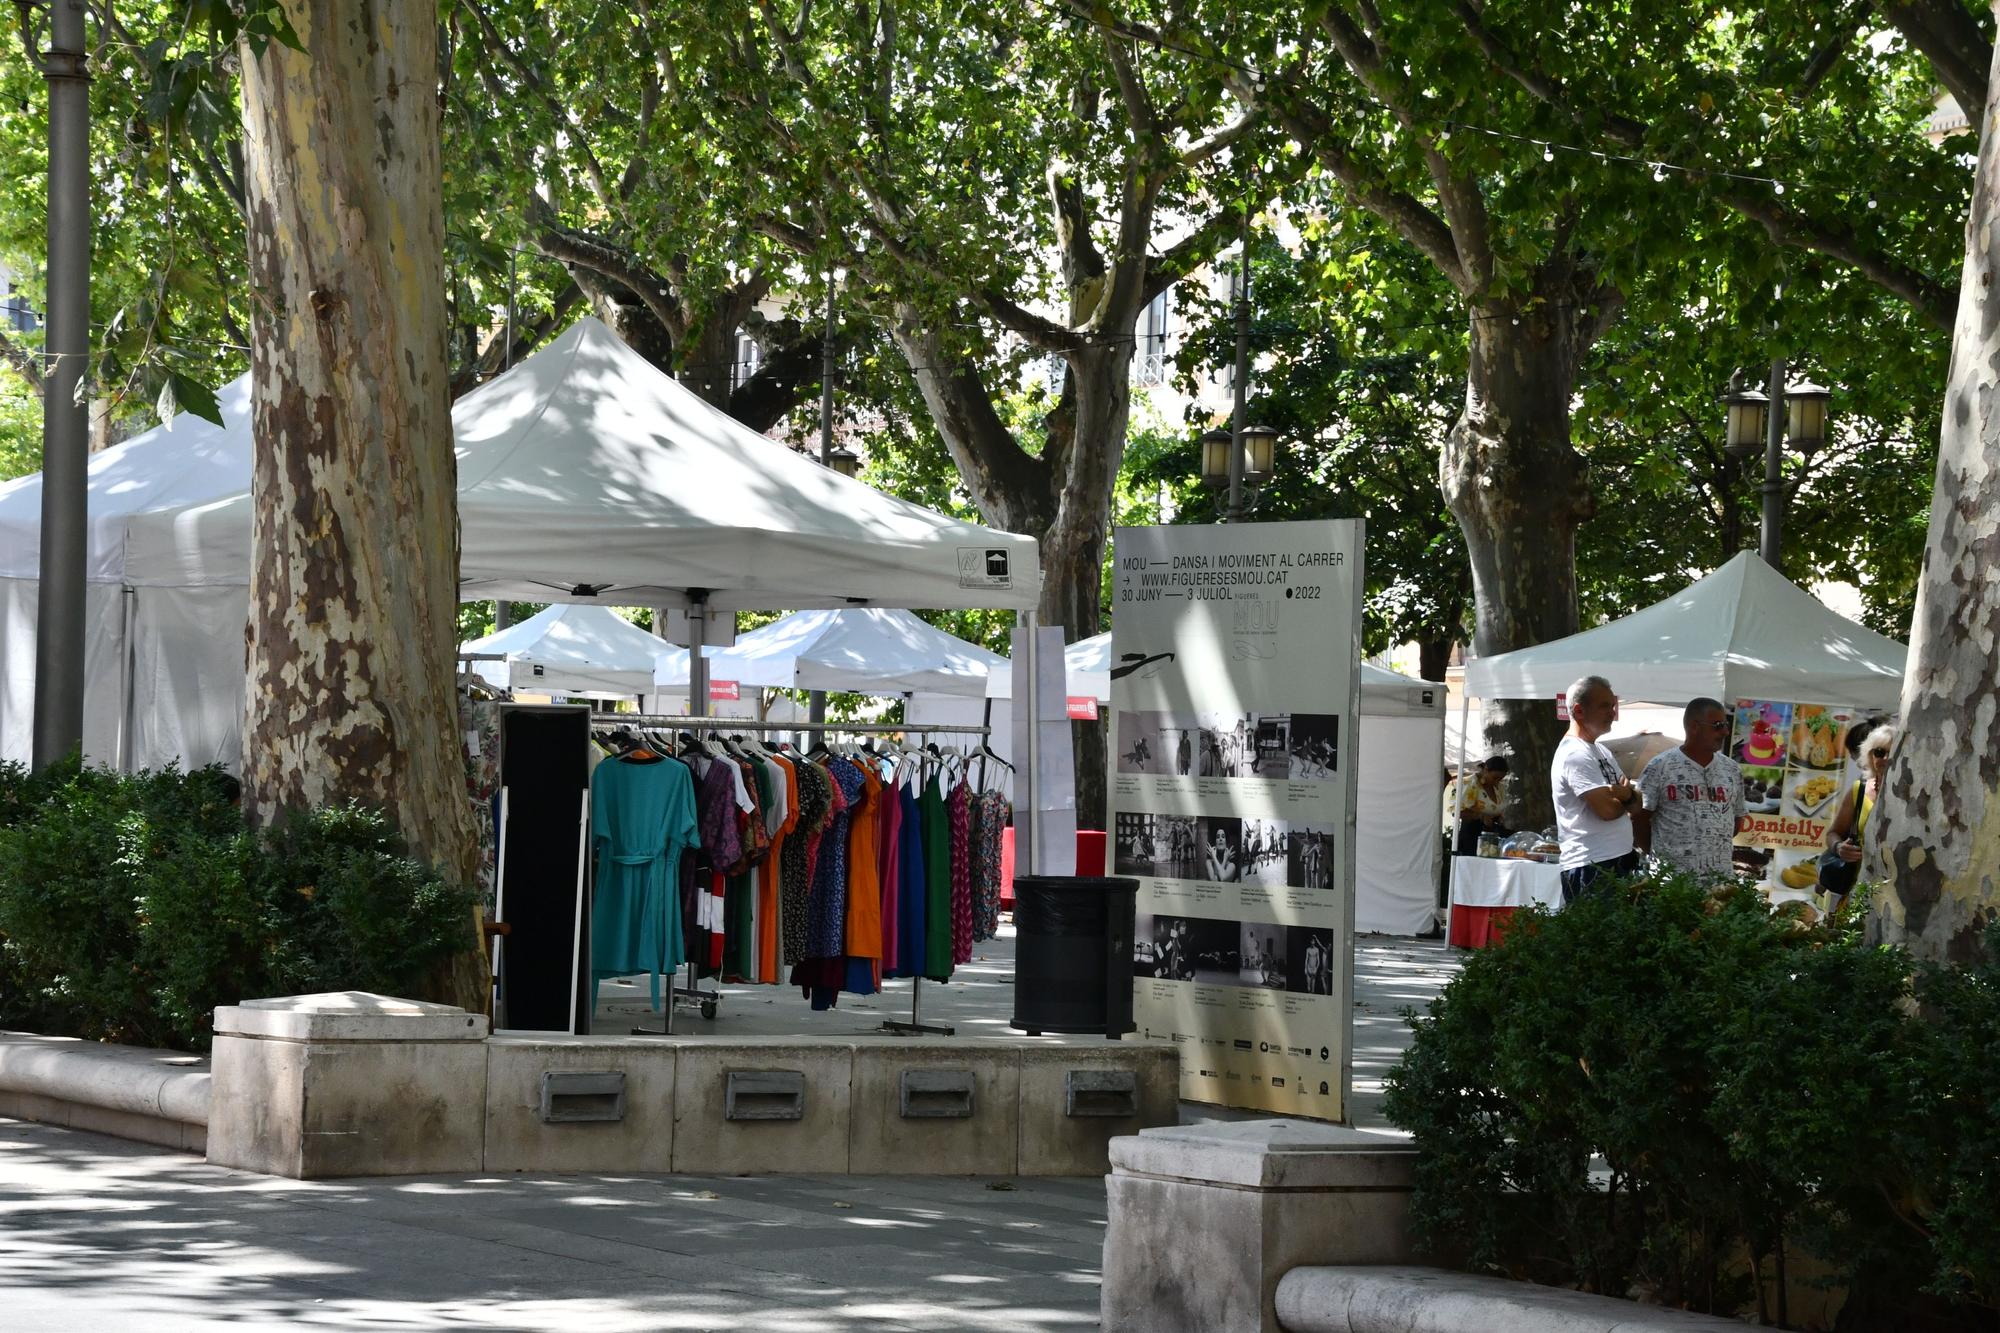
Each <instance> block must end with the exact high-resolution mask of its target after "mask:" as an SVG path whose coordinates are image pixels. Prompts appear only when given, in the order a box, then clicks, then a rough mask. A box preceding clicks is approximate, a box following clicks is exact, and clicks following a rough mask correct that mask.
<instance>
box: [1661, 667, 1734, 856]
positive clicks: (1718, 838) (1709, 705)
mask: <svg viewBox="0 0 2000 1333" xmlns="http://www.w3.org/2000/svg"><path fill="white" fill-rule="evenodd" d="M1681 725H1682V726H1683V727H1684V728H1685V729H1686V731H1687V739H1686V740H1685V741H1683V742H1682V743H1681V744H1680V746H1679V747H1678V748H1677V749H1672V750H1665V751H1662V752H1661V753H1659V754H1657V755H1655V756H1654V757H1653V761H1652V762H1651V763H1649V764H1647V765H1646V770H1645V772H1643V773H1641V774H1640V775H1639V794H1640V796H1641V797H1642V798H1643V800H1644V802H1645V807H1646V817H1645V818H1644V819H1643V820H1641V821H1639V823H1638V826H1637V827H1636V828H1635V829H1634V830H1633V832H1634V833H1635V835H1636V841H1637V844H1638V847H1639V850H1641V851H1650V852H1652V853H1653V854H1654V855H1655V856H1657V857H1659V858H1660V859H1661V860H1663V861H1666V862H1668V863H1669V864H1671V865H1674V866H1676V867H1678V868H1679V869H1681V870H1685V871H1687V872H1688V873H1690V874H1694V875H1727V874H1729V873H1730V862H1729V849H1730V847H1731V846H1732V845H1734V843H1735V840H1736V834H1737V833H1739V832H1741V831H1742V829H1743V826H1744V825H1745V824H1746V823H1748V822H1749V821H1748V819H1747V818H1746V817H1745V815H1744V813H1743V774H1742V771H1741V770H1740V769H1738V768H1737V766H1736V761H1735V760H1734V759H1731V758H1730V757H1729V756H1728V755H1725V754H1721V753H1719V751H1720V750H1721V748H1722V746H1723V743H1724V742H1726V741H1727V740H1728V739H1729V711H1728V710H1727V709H1725V708H1724V707H1723V706H1722V704H1721V703H1720V702H1719V701H1718V700H1715V699H1696V700H1694V701H1693V702H1692V703H1690V704H1689V705H1688V706H1687V711H1686V712H1684V713H1683V714H1681Z"/></svg>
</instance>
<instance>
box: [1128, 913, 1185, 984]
mask: <svg viewBox="0 0 2000 1333" xmlns="http://www.w3.org/2000/svg"><path fill="white" fill-rule="evenodd" d="M1133 927H1134V929H1133V936H1134V941H1135V942H1134V944H1133V955H1134V956H1133V959H1132V967H1133V971H1134V972H1135V973H1137V972H1138V971H1139V968H1140V966H1141V964H1142V963H1143V964H1144V965H1145V966H1148V967H1150V968H1151V971H1148V972H1145V973H1143V974H1142V975H1145V976H1150V977H1157V978H1158V979H1159V980H1161V981H1193V980H1194V938H1193V929H1194V923H1193V922H1192V921H1191V920H1189V919H1188V918H1187V917H1184V916H1141V917H1138V918H1137V919H1136V920H1135V921H1134V923H1133Z"/></svg>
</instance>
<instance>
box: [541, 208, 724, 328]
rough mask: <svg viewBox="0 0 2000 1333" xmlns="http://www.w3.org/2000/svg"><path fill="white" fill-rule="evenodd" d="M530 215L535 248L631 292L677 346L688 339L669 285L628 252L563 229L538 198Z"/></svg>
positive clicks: (682, 312)
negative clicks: (533, 223) (534, 223)
mask: <svg viewBox="0 0 2000 1333" xmlns="http://www.w3.org/2000/svg"><path fill="white" fill-rule="evenodd" d="M531 199H533V200H534V202H533V203H531V205H530V208H529V212H530V214H531V215H533V216H534V218H535V221H536V224H537V225H536V228H535V248H536V249H537V250H540V251H541V252H542V253H543V254H544V255H547V256H548V257H549V258H550V259H553V260H556V261H558V262H559V263H561V264H563V265H565V266H578V267H582V268H587V269H589V270H590V271H591V272H593V273H597V274H601V275H602V276H604V277H606V278H609V279H610V280H611V281H613V282H615V283H617V284H619V285H620V286H621V287H625V288H628V289H630V291H631V293H632V294H633V295H634V296H636V297H638V298H639V300H640V302H641V303H642V304H643V305H644V306H645V307H646V309H647V310H648V311H650V312H651V313H652V316H653V318H655V319H657V320H659V321H660V327H662V328H664V329H665V330H666V331H667V334H668V336H669V337H671V338H672V339H673V340H674V341H675V342H676V343H678V342H680V341H681V340H682V339H684V338H685V337H686V336H687V330H688V317H687V313H686V311H685V310H683V308H682V306H681V303H680V300H679V298H678V297H677V295H676V294H675V292H674V290H673V287H672V286H671V284H669V283H668V282H667V280H666V279H665V278H663V277H661V276H660V274H659V273H657V272H656V271H654V269H653V268H652V267H651V266H650V265H648V264H646V263H645V262H644V261H643V260H641V259H639V258H638V257H637V256H636V255H634V254H632V253H631V252H630V251H628V250H625V249H623V248H622V247H620V246H617V245H614V244H612V243H611V242H609V241H606V240H604V239H603V238H602V237H598V236H593V235H591V234H590V233H589V232H585V231H579V230H577V229H575V228H572V227H565V226H562V225H561V224H559V223H558V222H557V221H556V220H555V215H554V212H553V210H551V209H550V208H549V206H548V205H547V204H546V203H542V202H541V201H540V199H539V197H538V196H531Z"/></svg>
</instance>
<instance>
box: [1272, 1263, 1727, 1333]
mask: <svg viewBox="0 0 2000 1333" xmlns="http://www.w3.org/2000/svg"><path fill="white" fill-rule="evenodd" d="M1277 1312H1278V1323H1279V1325H1280V1326H1281V1327H1282V1328H1284V1329H1285V1330H1286V1333H1651V1331H1652V1330H1658V1333H1710V1331H1712V1333H1725V1330H1737V1331H1738V1333H1740V1330H1741V1329H1742V1328H1743V1325H1742V1324H1741V1323H1739V1322H1737V1321H1736V1320H1734V1319H1723V1318H1720V1317H1718V1316H1715V1315H1697V1314H1688V1313H1686V1312H1685V1311H1682V1310H1662V1309H1660V1308H1659V1307H1658V1306H1652V1305H1640V1304H1638V1303H1636V1302H1634V1301H1625V1300H1619V1299H1618V1298H1617V1297H1615V1296H1593V1295H1589V1294H1587V1293H1585V1292H1581V1291H1566V1290H1564V1289H1562V1288H1560V1287H1538V1286H1536V1285H1534V1284H1533V1283H1531V1282H1510V1281H1508V1280H1507V1279H1506V1278H1498V1277H1477V1276H1474V1275H1473V1274H1470V1273H1452V1272H1447V1271H1446V1270H1444V1269H1441V1268H1414V1267H1366V1266H1340V1267H1333V1266H1329V1267H1308V1268H1294V1269H1293V1270H1292V1271H1291V1272H1289V1273H1287V1274H1285V1276H1284V1277H1283V1278H1282V1279H1280V1280H1279V1282H1278V1299H1277Z"/></svg>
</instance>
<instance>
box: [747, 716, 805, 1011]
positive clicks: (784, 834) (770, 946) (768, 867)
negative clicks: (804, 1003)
mask: <svg viewBox="0 0 2000 1333" xmlns="http://www.w3.org/2000/svg"><path fill="white" fill-rule="evenodd" d="M771 758H773V759H775V760H776V761H777V763H778V767H779V768H780V769H782V770H783V771H784V774H785V822H784V823H782V824H780V825H779V826H778V831H777V833H776V834H774V835H773V836H772V838H771V850H770V852H769V853H768V854H767V855H766V856H765V858H764V873H763V874H761V875H759V876H758V877H757V980H758V981H760V982H762V983H764V984H765V985H767V986H775V985H777V984H778V912H779V907H778V867H779V866H780V865H781V864H783V863H782V862H781V861H780V860H779V859H778V854H779V853H780V852H782V851H783V850H784V847H785V839H786V838H788V837H790V836H791V833H792V830H794V829H796V828H797V827H798V825H799V771H798V769H797V768H795V767H793V765H792V761H791V760H789V759H786V758H785V757H784V756H783V755H776V754H774V755H772V756H771Z"/></svg>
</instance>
